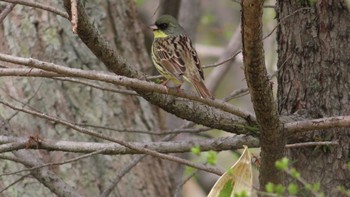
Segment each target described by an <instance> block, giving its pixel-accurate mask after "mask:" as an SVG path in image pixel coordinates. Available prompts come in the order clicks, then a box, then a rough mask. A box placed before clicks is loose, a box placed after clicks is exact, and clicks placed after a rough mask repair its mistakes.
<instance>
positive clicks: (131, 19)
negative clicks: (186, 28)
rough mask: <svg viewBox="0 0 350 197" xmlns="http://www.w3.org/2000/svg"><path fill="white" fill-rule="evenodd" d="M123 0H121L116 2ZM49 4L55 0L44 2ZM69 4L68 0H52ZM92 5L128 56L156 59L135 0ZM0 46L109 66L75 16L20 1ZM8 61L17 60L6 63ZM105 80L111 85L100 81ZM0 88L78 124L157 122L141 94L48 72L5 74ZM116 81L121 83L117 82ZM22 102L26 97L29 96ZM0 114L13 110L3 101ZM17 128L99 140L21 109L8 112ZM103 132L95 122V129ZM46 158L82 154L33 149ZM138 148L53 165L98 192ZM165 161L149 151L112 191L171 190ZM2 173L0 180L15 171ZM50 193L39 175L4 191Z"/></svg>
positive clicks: (71, 63)
mask: <svg viewBox="0 0 350 197" xmlns="http://www.w3.org/2000/svg"><path fill="white" fill-rule="evenodd" d="M116 2H118V5H116ZM45 3H47V4H49V3H50V2H45ZM54 6H56V7H58V8H60V9H61V10H64V8H63V6H62V4H60V5H54ZM85 6H86V9H87V10H88V11H89V15H90V17H91V20H93V21H94V24H95V25H97V26H98V27H99V30H100V32H102V33H103V34H104V35H106V37H107V38H109V40H111V43H114V44H115V46H116V48H117V49H118V50H119V51H120V55H122V56H123V57H125V58H126V61H127V62H128V63H129V64H132V65H135V66H136V67H138V69H143V70H145V69H147V68H148V67H149V66H150V65H151V64H150V62H149V58H148V56H147V53H146V51H145V48H144V45H143V37H142V34H141V33H142V32H141V31H140V28H139V26H138V22H137V20H136V12H135V5H134V2H133V1H126V0H124V1H120V0H118V1H117V0H110V1H103V2H101V1H88V2H86V5H85ZM0 40H1V41H0V52H1V53H7V54H14V55H18V56H22V57H33V58H37V59H40V60H44V61H48V62H54V63H58V64H61V65H66V66H68V67H77V68H83V69H86V70H90V69H95V70H106V68H105V67H104V65H103V64H102V63H101V62H100V61H99V60H98V59H97V58H95V56H94V55H93V54H92V53H91V52H90V51H89V50H88V48H87V47H86V46H85V45H84V44H83V43H82V42H81V41H80V40H79V38H77V36H75V35H73V33H72V30H71V25H70V23H69V21H67V20H66V19H63V18H62V17H59V16H56V15H54V14H52V13H48V12H47V11H43V10H39V9H32V8H28V7H23V6H20V5H17V6H16V7H15V9H14V10H13V11H12V12H11V14H10V15H9V16H7V18H6V19H5V20H4V22H3V23H2V24H0ZM2 65H3V66H9V67H10V66H13V65H9V64H5V63H3V64H2ZM101 85H102V86H111V85H106V84H101ZM0 86H1V90H0V92H1V93H0V94H1V95H3V97H2V99H3V98H6V100H7V101H9V102H11V103H14V104H17V105H19V106H22V104H21V103H18V102H16V101H15V100H14V99H13V98H16V99H18V100H19V101H21V102H23V103H27V105H28V106H31V107H33V108H35V109H36V110H39V111H41V112H43V113H45V114H50V115H53V116H57V117H59V118H61V119H65V120H68V121H70V122H74V123H79V124H82V123H84V124H91V125H100V126H106V127H113V128H115V129H137V130H152V131H157V130H159V127H160V125H159V122H158V112H157V110H156V109H155V108H154V107H153V106H152V105H150V104H149V103H148V102H146V101H145V100H144V99H142V98H141V97H135V96H128V95H122V94H115V93H111V92H106V91H102V90H98V89H94V88H91V87H88V86H85V85H81V84H76V83H71V82H63V81H59V80H53V79H42V78H13V77H12V78H9V77H4V78H0ZM114 88H116V87H114ZM23 105H24V104H23ZM0 112H1V115H3V116H5V117H6V118H9V117H11V115H12V114H14V113H15V112H14V111H12V110H9V109H8V108H4V107H3V106H0ZM10 124H11V126H12V128H13V129H14V130H15V131H16V134H17V135H19V136H24V137H25V136H29V135H39V136H40V137H41V138H50V139H56V140H72V141H74V140H75V141H99V140H98V139H95V138H91V137H89V136H85V135H82V134H78V133H76V132H75V131H72V130H71V129H68V128H66V127H62V126H61V125H59V124H55V123H50V122H47V121H45V120H42V119H39V118H36V117H32V116H30V115H27V114H23V113H18V114H17V115H16V116H14V118H12V119H11V120H10ZM95 131H96V132H97V130H95ZM100 132H102V133H103V134H105V135H109V136H112V137H116V138H118V139H125V140H131V141H151V140H152V138H151V137H150V136H149V135H144V134H134V133H128V134H123V133H119V132H115V131H113V132H112V131H107V130H101V131H100ZM33 152H34V153H35V154H36V155H37V156H38V157H40V158H41V159H42V160H43V161H44V162H55V161H56V162H57V161H62V160H65V159H67V158H72V157H76V156H78V155H77V154H68V153H61V152H47V151H33ZM132 157H133V156H118V155H115V156H100V155H99V156H94V157H91V158H88V159H85V160H80V161H78V162H74V163H71V164H67V165H63V166H58V167H55V168H52V170H53V171H54V172H56V173H57V174H58V175H59V176H61V178H63V179H64V180H65V181H66V182H67V183H68V184H70V185H71V186H73V187H74V188H76V189H77V191H78V192H80V193H81V194H83V195H86V196H99V194H100V193H101V192H102V191H103V190H104V189H106V187H107V186H108V185H109V184H110V183H111V180H112V179H114V178H115V176H116V174H117V172H118V170H120V169H121V168H122V167H123V166H125V165H127V164H128V163H130V161H131V160H132ZM165 164H166V162H164V161H161V160H159V159H157V158H152V157H146V158H145V159H144V160H142V162H141V163H140V164H138V165H137V166H136V167H134V168H133V169H132V170H131V172H129V173H128V174H127V175H126V176H125V177H124V178H123V179H122V181H121V182H120V183H119V184H118V186H117V188H115V189H114V191H113V193H112V194H111V196H117V195H118V196H171V192H172V191H171V190H172V187H171V180H170V178H169V177H171V176H170V175H169V173H170V171H169V170H168V169H167V165H165ZM0 165H1V166H0V168H2V169H4V170H6V171H15V170H18V169H21V168H23V166H22V165H14V164H13V163H12V162H9V161H6V162H1V164H0ZM17 178H18V177H16V176H2V177H1V178H0V179H1V181H0V187H1V188H4V187H5V186H6V185H8V184H10V183H11V182H13V180H15V179H17ZM14 192H15V193H16V194H17V195H18V196H22V195H24V194H30V195H31V196H52V193H51V192H50V191H49V190H48V189H46V188H45V187H43V185H41V184H40V183H39V182H38V181H35V180H34V179H25V181H22V182H21V183H18V184H17V185H16V186H14V187H12V189H10V190H8V191H7V193H5V194H4V195H6V196H12V194H13V193H14Z"/></svg>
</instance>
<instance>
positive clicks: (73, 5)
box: [70, 0, 78, 34]
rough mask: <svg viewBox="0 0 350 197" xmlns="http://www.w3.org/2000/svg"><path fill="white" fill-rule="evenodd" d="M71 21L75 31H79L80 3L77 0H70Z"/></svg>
mask: <svg viewBox="0 0 350 197" xmlns="http://www.w3.org/2000/svg"><path fill="white" fill-rule="evenodd" d="M70 9H71V23H72V31H73V33H75V34H77V33H78V5H77V0H70Z"/></svg>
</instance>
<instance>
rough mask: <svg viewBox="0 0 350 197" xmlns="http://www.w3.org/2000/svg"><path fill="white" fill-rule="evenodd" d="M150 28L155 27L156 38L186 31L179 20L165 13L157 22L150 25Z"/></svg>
mask: <svg viewBox="0 0 350 197" xmlns="http://www.w3.org/2000/svg"><path fill="white" fill-rule="evenodd" d="M150 28H151V29H153V34H154V37H155V38H164V37H168V36H174V35H179V34H182V33H183V32H184V30H183V28H182V27H181V26H180V24H179V23H178V22H177V20H176V19H175V18H174V17H172V16H170V15H163V16H161V17H159V18H158V19H157V21H156V22H155V24H154V25H152V26H150Z"/></svg>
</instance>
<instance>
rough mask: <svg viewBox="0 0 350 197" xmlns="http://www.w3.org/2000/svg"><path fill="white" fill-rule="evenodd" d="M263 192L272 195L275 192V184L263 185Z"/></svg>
mask: <svg viewBox="0 0 350 197" xmlns="http://www.w3.org/2000/svg"><path fill="white" fill-rule="evenodd" d="M265 190H266V192H268V193H273V192H274V191H275V184H273V183H271V182H269V183H268V184H266V185H265Z"/></svg>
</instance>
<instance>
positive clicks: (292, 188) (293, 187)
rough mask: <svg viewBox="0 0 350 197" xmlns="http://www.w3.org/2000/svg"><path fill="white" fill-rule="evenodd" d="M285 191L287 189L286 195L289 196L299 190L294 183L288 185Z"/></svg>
mask: <svg viewBox="0 0 350 197" xmlns="http://www.w3.org/2000/svg"><path fill="white" fill-rule="evenodd" d="M287 189H288V193H289V194H291V195H296V194H297V193H298V190H299V188H298V185H297V184H295V183H291V184H289V185H288V188H287Z"/></svg>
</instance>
